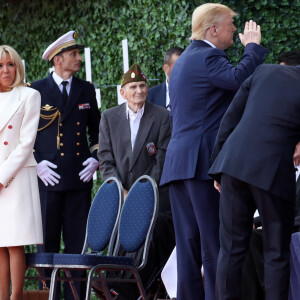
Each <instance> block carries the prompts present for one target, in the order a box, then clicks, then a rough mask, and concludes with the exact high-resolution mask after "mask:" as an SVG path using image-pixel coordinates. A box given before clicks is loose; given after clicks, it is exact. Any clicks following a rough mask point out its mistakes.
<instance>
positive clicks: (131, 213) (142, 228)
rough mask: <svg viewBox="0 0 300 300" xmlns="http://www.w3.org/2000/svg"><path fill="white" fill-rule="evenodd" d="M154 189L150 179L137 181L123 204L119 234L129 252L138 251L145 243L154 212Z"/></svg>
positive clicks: (124, 247)
mask: <svg viewBox="0 0 300 300" xmlns="http://www.w3.org/2000/svg"><path fill="white" fill-rule="evenodd" d="M154 197H155V196H154V189H153V186H152V184H151V182H150V181H147V182H141V181H140V182H136V183H135V184H134V186H133V187H132V188H131V189H130V191H129V194H128V196H127V198H126V201H125V203H124V205H123V209H122V214H121V219H120V226H119V235H120V243H121V245H122V247H123V249H124V250H125V251H127V252H135V251H137V250H138V249H139V248H140V247H141V246H142V245H143V243H144V241H145V239H146V236H147V233H148V230H149V226H150V224H151V220H152V218H153V212H154V204H155V201H154Z"/></svg>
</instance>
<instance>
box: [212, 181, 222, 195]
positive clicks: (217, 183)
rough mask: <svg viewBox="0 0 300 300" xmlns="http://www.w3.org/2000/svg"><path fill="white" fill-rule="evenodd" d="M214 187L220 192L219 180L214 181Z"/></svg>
mask: <svg viewBox="0 0 300 300" xmlns="http://www.w3.org/2000/svg"><path fill="white" fill-rule="evenodd" d="M214 187H215V189H216V190H218V192H219V193H221V184H220V183H219V182H217V181H214Z"/></svg>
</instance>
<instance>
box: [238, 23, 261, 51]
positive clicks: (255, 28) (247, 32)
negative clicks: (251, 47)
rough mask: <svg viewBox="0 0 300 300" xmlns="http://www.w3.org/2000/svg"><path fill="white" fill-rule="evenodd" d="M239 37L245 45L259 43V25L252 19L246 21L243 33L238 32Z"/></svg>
mask: <svg viewBox="0 0 300 300" xmlns="http://www.w3.org/2000/svg"><path fill="white" fill-rule="evenodd" d="M239 38H240V40H241V43H242V44H243V45H244V46H245V47H246V45H247V44H249V43H255V44H258V45H259V44H260V42H261V32H260V26H259V25H256V23H255V22H254V21H252V20H250V21H249V22H246V24H245V28H244V34H242V33H239Z"/></svg>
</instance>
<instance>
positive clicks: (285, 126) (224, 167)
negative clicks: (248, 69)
mask: <svg viewBox="0 0 300 300" xmlns="http://www.w3.org/2000/svg"><path fill="white" fill-rule="evenodd" d="M299 80H300V66H296V67H290V66H280V65H262V66H260V67H259V68H258V69H257V70H256V71H255V73H254V74H253V76H251V77H250V78H249V79H247V80H246V81H245V82H244V84H243V85H242V86H241V88H240V90H239V92H238V93H237V94H236V96H235V98H234V99H233V101H232V103H231V105H230V106H229V108H228V110H227V112H226V113H225V115H224V118H223V120H222V123H221V126H220V130H219V133H218V136H217V140H216V145H215V148H214V151H213V154H212V161H214V163H213V165H212V167H211V169H210V171H209V172H210V174H211V175H212V176H213V177H214V179H216V180H218V181H219V180H220V174H222V173H225V174H227V175H230V176H232V177H235V178H237V179H239V180H241V181H244V182H247V183H249V184H251V185H253V186H256V187H258V188H260V189H263V190H265V191H268V192H270V193H271V194H273V195H276V196H278V197H280V198H283V199H287V200H290V201H294V199H295V191H296V188H295V169H294V164H293V153H294V150H295V146H296V144H297V143H298V142H299V140H300V118H299V116H300V85H299Z"/></svg>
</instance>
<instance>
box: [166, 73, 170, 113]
mask: <svg viewBox="0 0 300 300" xmlns="http://www.w3.org/2000/svg"><path fill="white" fill-rule="evenodd" d="M166 108H167V109H168V110H171V108H170V95H169V82H168V78H167V79H166Z"/></svg>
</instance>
